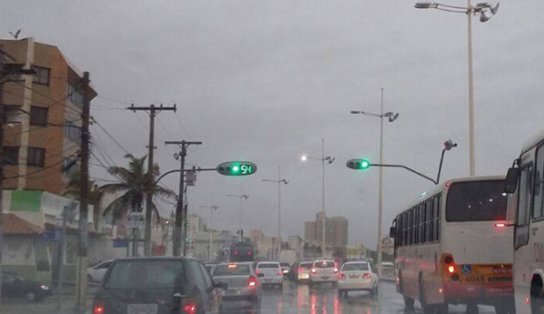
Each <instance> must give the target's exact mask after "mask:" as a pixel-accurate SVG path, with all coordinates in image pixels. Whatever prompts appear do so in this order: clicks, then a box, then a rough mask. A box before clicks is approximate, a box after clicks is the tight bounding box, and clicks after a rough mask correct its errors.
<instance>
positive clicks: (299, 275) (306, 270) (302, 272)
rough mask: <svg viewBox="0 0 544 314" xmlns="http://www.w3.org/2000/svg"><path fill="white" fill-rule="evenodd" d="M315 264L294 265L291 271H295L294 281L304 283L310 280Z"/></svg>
mask: <svg viewBox="0 0 544 314" xmlns="http://www.w3.org/2000/svg"><path fill="white" fill-rule="evenodd" d="M313 264H314V263H313V262H300V264H298V265H297V266H295V265H293V268H292V269H291V270H293V271H294V274H295V275H294V277H295V278H294V280H295V281H296V282H304V281H308V280H310V271H311V270H312V266H313Z"/></svg>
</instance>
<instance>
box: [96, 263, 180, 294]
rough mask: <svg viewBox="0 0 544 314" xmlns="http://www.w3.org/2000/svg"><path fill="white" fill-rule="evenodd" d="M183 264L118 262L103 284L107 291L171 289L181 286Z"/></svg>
mask: <svg viewBox="0 0 544 314" xmlns="http://www.w3.org/2000/svg"><path fill="white" fill-rule="evenodd" d="M184 281H185V269H184V264H183V263H182V262H181V261H175V260H172V261H168V260H164V261H149V260H139V261H135V260H133V261H130V260H127V261H118V262H116V263H114V264H113V267H112V269H111V272H110V275H109V276H108V277H107V278H106V280H105V282H104V287H105V288H107V289H133V288H135V287H138V288H142V289H144V288H145V289H173V288H175V287H178V286H179V287H181V286H183V284H184Z"/></svg>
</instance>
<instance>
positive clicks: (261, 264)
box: [257, 263, 280, 268]
mask: <svg viewBox="0 0 544 314" xmlns="http://www.w3.org/2000/svg"><path fill="white" fill-rule="evenodd" d="M279 267H280V265H279V264H276V263H259V265H257V268H279Z"/></svg>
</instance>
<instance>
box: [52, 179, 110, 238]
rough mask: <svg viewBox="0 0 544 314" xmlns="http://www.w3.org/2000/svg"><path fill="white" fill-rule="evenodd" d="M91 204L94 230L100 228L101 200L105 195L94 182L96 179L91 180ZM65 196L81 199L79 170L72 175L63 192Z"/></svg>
mask: <svg viewBox="0 0 544 314" xmlns="http://www.w3.org/2000/svg"><path fill="white" fill-rule="evenodd" d="M88 186H89V204H91V205H93V207H94V211H93V219H94V230H95V231H98V230H99V223H98V222H99V220H100V201H101V200H102V197H103V196H104V192H102V191H100V190H99V189H98V188H97V185H96V184H94V181H89V184H88ZM62 195H64V196H70V197H73V198H74V199H76V200H79V199H81V173H80V171H79V170H77V171H74V172H73V173H72V175H71V176H70V181H68V185H67V186H66V190H65V191H64V193H62Z"/></svg>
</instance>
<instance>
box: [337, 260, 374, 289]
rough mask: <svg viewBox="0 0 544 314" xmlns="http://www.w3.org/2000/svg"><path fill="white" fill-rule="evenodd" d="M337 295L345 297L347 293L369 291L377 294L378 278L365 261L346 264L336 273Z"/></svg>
mask: <svg viewBox="0 0 544 314" xmlns="http://www.w3.org/2000/svg"><path fill="white" fill-rule="evenodd" d="M337 287H338V295H339V296H340V297H343V296H347V294H348V291H357V290H359V291H361V290H362V291H365V290H366V291H370V293H371V294H373V295H377V293H378V276H377V275H376V274H375V273H374V272H373V271H372V268H371V266H370V264H369V263H368V262H366V261H353V262H346V263H344V265H342V268H341V269H340V272H339V273H338V281H337Z"/></svg>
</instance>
